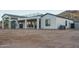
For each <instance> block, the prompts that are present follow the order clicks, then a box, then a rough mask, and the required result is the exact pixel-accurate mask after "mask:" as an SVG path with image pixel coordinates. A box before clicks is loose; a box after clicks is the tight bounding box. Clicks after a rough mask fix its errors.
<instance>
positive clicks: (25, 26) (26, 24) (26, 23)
mask: <svg viewBox="0 0 79 59" xmlns="http://www.w3.org/2000/svg"><path fill="white" fill-rule="evenodd" d="M26 28H27V19H25V29H26Z"/></svg>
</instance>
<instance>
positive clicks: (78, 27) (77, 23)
mask: <svg viewBox="0 0 79 59" xmlns="http://www.w3.org/2000/svg"><path fill="white" fill-rule="evenodd" d="M75 29H79V21H75Z"/></svg>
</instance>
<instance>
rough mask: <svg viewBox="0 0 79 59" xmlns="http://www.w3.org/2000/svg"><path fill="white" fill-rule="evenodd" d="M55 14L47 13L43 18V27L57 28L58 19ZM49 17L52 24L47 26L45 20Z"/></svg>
mask: <svg viewBox="0 0 79 59" xmlns="http://www.w3.org/2000/svg"><path fill="white" fill-rule="evenodd" d="M55 18H56V17H55V16H52V15H45V16H43V17H42V18H41V29H56V20H55ZM46 19H49V20H50V21H51V22H50V26H45V20H46Z"/></svg>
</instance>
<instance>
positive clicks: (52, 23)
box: [2, 13, 74, 29]
mask: <svg viewBox="0 0 79 59" xmlns="http://www.w3.org/2000/svg"><path fill="white" fill-rule="evenodd" d="M73 23H74V22H73V21H72V20H69V19H67V18H64V17H60V16H57V15H54V14H50V13H46V14H43V15H37V16H31V17H25V16H18V15H11V14H4V15H3V16H2V28H3V29H5V28H9V29H20V28H21V29H23V28H24V29H28V28H30V29H59V28H60V27H61V26H64V27H66V28H72V27H73V25H72V24H73Z"/></svg>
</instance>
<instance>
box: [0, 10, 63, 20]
mask: <svg viewBox="0 0 79 59" xmlns="http://www.w3.org/2000/svg"><path fill="white" fill-rule="evenodd" d="M61 12H63V10H0V20H2V18H1V16H2V15H3V14H5V13H7V14H14V15H22V16H24V15H30V14H36V13H38V14H45V13H52V14H59V13H61Z"/></svg>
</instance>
